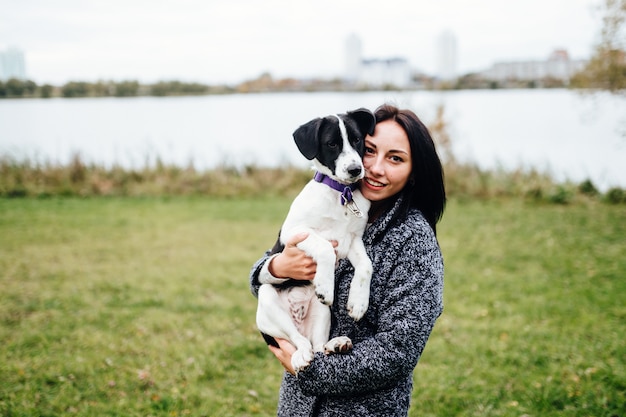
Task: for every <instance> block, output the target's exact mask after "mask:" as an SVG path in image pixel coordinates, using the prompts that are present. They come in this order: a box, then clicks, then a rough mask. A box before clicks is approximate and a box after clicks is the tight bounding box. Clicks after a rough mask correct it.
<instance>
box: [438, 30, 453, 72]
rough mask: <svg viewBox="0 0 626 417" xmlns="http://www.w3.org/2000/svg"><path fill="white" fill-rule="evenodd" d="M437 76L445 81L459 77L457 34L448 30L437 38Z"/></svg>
mask: <svg viewBox="0 0 626 417" xmlns="http://www.w3.org/2000/svg"><path fill="white" fill-rule="evenodd" d="M435 50H436V53H437V78H439V79H440V80H444V81H450V80H455V79H457V77H458V59H457V56H458V54H457V42H456V36H455V35H454V33H453V32H452V31H449V30H446V31H444V32H442V33H441V34H440V35H439V37H438V38H437V44H436V49H435Z"/></svg>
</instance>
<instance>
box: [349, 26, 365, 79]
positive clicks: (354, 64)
mask: <svg viewBox="0 0 626 417" xmlns="http://www.w3.org/2000/svg"><path fill="white" fill-rule="evenodd" d="M345 56H346V81H349V82H356V81H357V80H358V79H359V77H360V73H361V63H362V62H363V49H362V47H361V39H360V38H359V37H358V36H357V35H356V34H354V33H352V34H350V35H349V36H348V38H347V39H346V55H345Z"/></svg>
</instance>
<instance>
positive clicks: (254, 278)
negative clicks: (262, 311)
mask: <svg viewBox="0 0 626 417" xmlns="http://www.w3.org/2000/svg"><path fill="white" fill-rule="evenodd" d="M270 252H271V251H269V250H268V251H267V252H265V254H264V255H263V256H262V257H261V259H259V260H258V261H256V262H255V263H254V265H252V269H251V270H250V292H252V295H254V296H255V297H258V296H259V287H260V286H261V282H260V281H259V276H260V275H261V271H262V270H263V268H264V266H265V263H266V262H267V261H268V260H269V258H270V257H271V256H272V255H271V253H270Z"/></svg>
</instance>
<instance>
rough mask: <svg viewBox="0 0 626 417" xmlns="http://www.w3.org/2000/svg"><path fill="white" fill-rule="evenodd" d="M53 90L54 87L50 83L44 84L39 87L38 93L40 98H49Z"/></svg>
mask: <svg viewBox="0 0 626 417" xmlns="http://www.w3.org/2000/svg"><path fill="white" fill-rule="evenodd" d="M53 92H54V87H53V86H51V85H50V84H44V85H42V86H41V88H40V89H39V95H40V96H41V98H50V97H52V93H53Z"/></svg>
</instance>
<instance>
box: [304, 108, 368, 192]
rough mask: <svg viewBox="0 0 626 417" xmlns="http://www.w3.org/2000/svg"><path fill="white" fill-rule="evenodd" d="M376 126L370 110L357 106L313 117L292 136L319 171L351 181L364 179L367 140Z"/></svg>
mask: <svg viewBox="0 0 626 417" xmlns="http://www.w3.org/2000/svg"><path fill="white" fill-rule="evenodd" d="M375 126H376V119H375V118H374V115H373V114H372V112H371V111H369V110H367V109H357V110H354V111H349V112H347V113H345V114H338V115H332V116H326V117H323V118H316V119H313V120H311V121H310V122H307V123H305V124H303V125H302V126H300V127H299V128H298V129H296V131H295V132H294V133H293V138H294V140H295V141H296V145H297V146H298V149H299V150H300V152H301V153H302V155H304V157H305V158H307V159H309V160H312V161H313V164H314V165H315V168H316V169H317V170H318V171H320V172H321V173H323V174H326V175H328V176H329V177H331V178H333V179H335V180H336V181H339V182H342V183H346V184H349V183H353V182H356V181H358V180H360V179H361V178H363V174H364V169H363V160H362V159H363V152H364V139H365V136H366V135H371V134H373V133H374V127H375Z"/></svg>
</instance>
